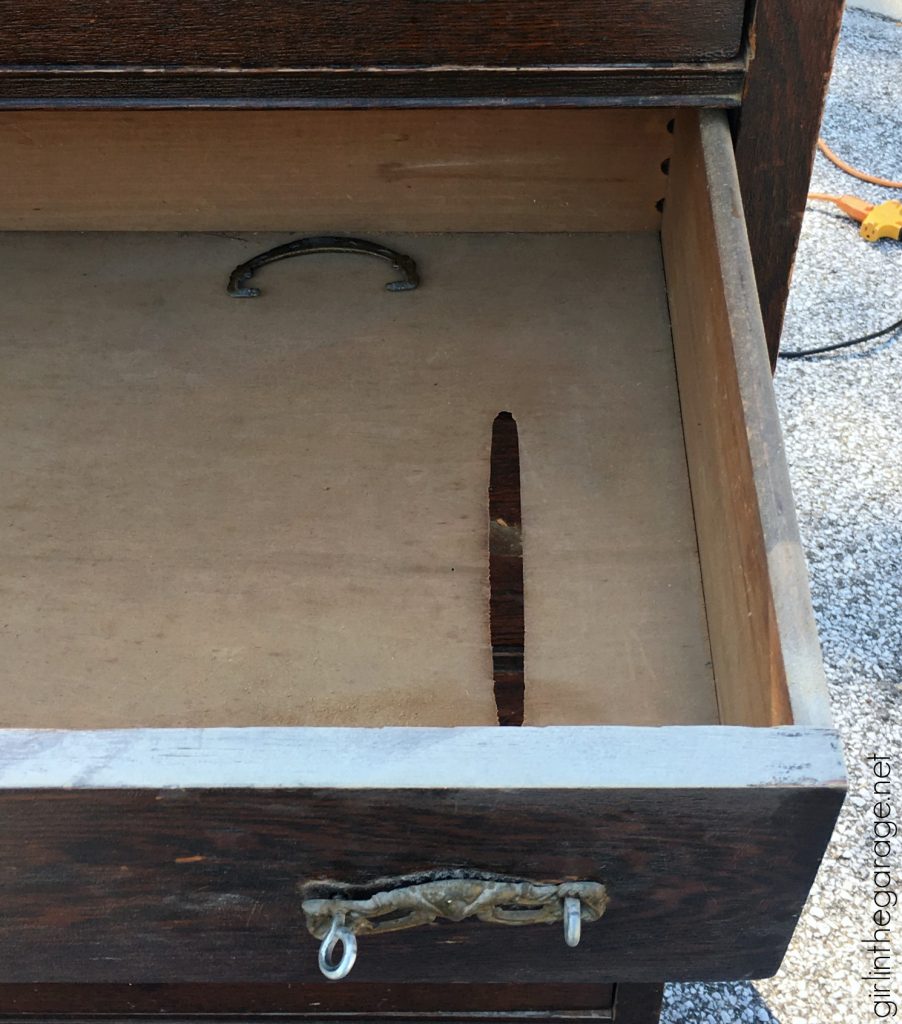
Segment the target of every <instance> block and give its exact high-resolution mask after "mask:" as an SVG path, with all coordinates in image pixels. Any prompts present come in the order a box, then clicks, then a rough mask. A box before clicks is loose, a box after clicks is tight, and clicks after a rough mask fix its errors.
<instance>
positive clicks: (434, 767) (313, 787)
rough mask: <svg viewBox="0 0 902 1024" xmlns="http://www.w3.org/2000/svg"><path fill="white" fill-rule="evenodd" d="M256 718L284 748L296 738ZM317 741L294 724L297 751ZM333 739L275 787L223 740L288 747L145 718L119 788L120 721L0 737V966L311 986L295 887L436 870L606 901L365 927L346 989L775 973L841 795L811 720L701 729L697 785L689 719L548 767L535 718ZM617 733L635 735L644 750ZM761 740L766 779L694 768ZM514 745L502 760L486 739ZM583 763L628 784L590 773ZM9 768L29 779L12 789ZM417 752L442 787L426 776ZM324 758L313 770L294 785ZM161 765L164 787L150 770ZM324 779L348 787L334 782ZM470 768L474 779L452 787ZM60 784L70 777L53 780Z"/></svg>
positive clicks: (85, 975) (255, 754) (121, 977)
mask: <svg viewBox="0 0 902 1024" xmlns="http://www.w3.org/2000/svg"><path fill="white" fill-rule="evenodd" d="M277 732H284V733H285V734H286V735H291V734H293V747H294V749H295V751H296V752H300V751H303V749H304V747H305V742H306V738H305V736H304V735H303V730H284V731H277ZM321 732H323V730H311V732H310V737H311V742H318V740H314V739H313V735H314V734H318V733H321ZM349 732H350V733H352V734H353V733H355V732H356V733H357V735H358V737H359V740H357V741H355V740H354V739H353V737H352V736H350V737H349V738H348V740H347V741H346V742H345V744H344V745H340V744H339V745H333V750H334V751H335V752H336V753H335V756H334V757H333V759H332V762H331V763H330V762H328V761H326V763H325V764H324V763H323V758H322V756H321V754H319V753H316V754H313V752H312V751H311V754H312V755H313V756H312V758H311V768H310V770H309V771H306V772H302V773H301V774H299V775H296V776H295V777H296V779H297V781H296V782H295V783H294V784H293V785H289V786H287V787H286V788H273V787H272V786H270V785H266V784H264V785H263V787H262V788H251V787H249V786H247V785H242V784H241V780H240V779H239V778H237V777H236V774H235V773H236V769H237V768H238V767H239V766H240V764H241V762H242V759H243V755H244V754H246V755H247V756H248V757H249V758H250V759H251V761H252V762H253V761H256V762H258V764H259V765H261V766H265V768H264V769H263V770H264V774H265V775H268V776H269V777H270V778H272V777H273V775H274V773H275V771H277V770H278V769H279V768H281V769H282V770H285V768H286V766H287V764H288V763H289V760H290V757H289V756H287V752H288V751H290V750H291V749H292V748H291V747H290V746H289V747H280V746H276V745H275V744H274V741H275V740H276V738H277V737H276V736H275V735H271V736H261V734H260V733H259V732H257V731H253V730H235V731H234V734H233V741H234V744H237V745H234V744H233V747H232V750H231V752H230V753H228V754H223V755H220V756H218V757H217V755H216V754H215V753H214V751H215V749H216V742H215V741H216V737H215V736H214V735H211V736H209V737H208V739H209V743H207V742H206V741H203V742H200V743H193V744H192V743H191V742H188V741H186V738H185V737H184V736H182V737H179V736H172V735H170V734H169V731H168V730H161V731H159V732H156V733H151V734H148V735H149V736H151V737H152V740H153V741H156V742H157V743H159V744H162V745H163V747H162V748H161V750H160V752H159V753H158V754H157V755H156V756H155V757H154V756H152V757H150V758H149V759H147V758H139V762H135V763H133V765H132V767H133V769H134V770H135V771H139V772H141V775H140V778H141V779H142V781H141V782H138V783H137V784H136V783H135V779H134V778H130V777H129V774H128V771H129V768H128V764H129V760H130V758H131V756H132V755H131V750H130V745H131V744H132V743H134V742H135V740H136V739H137V738H138V736H136V734H135V733H131V734H128V733H125V734H122V733H120V734H114V735H108V734H105V733H97V734H93V737H91V736H83V737H82V738H81V742H82V743H83V744H88V746H89V747H90V748H91V750H92V753H91V755H90V756H91V758H92V759H96V760H94V761H92V763H93V767H92V766H91V764H89V763H88V762H85V761H84V760H83V759H81V761H80V758H79V755H78V750H77V748H78V744H79V737H78V736H77V734H53V733H32V734H30V735H25V734H22V735H19V736H12V735H3V736H2V737H0V740H2V744H0V746H2V751H3V755H4V758H5V759H6V762H7V765H8V766H7V767H6V769H5V772H4V778H3V787H4V791H3V793H2V794H0V815H2V819H3V822H4V828H3V830H2V834H0V864H2V865H3V872H4V878H3V882H4V886H3V890H4V913H3V915H2V917H0V953H2V956H0V980H2V981H3V982H4V983H35V982H58V983H73V982H82V983H117V982H123V981H129V982H133V983H139V984H155V983H165V982H178V983H191V982H210V983H237V982H244V981H254V982H257V983H266V982H274V983H286V982H296V983H314V982H318V980H319V978H318V971H317V967H316V956H315V953H316V942H315V941H314V940H313V939H311V938H310V937H309V935H307V934H306V933H305V930H304V927H303V923H302V915H301V912H300V906H299V893H298V886H299V885H301V884H302V883H304V882H309V881H311V880H316V879H338V880H341V881H343V882H347V883H350V884H366V883H369V882H371V880H372V879H374V878H376V877H381V876H385V875H391V876H394V875H403V874H409V873H412V872H415V871H423V870H447V869H449V868H456V869H466V870H491V871H495V872H501V873H506V874H512V875H522V874H524V873H528V874H529V875H531V876H532V877H536V878H542V879H548V880H554V879H566V878H585V879H596V880H601V881H603V882H604V883H605V884H606V885H607V886H608V888H609V891H610V894H611V905H610V908H609V910H608V911H607V913H606V914H605V916H604V918H603V919H602V920H601V921H600V922H598V923H597V924H595V925H592V926H586V927H585V928H584V934H583V940H582V942H581V944H580V946H579V947H577V948H576V949H568V948H567V947H566V946H565V945H564V943H563V941H562V937H561V935H560V929H559V928H557V927H553V926H547V927H545V926H543V927H538V926H537V927H526V928H519V929H510V930H506V931H505V932H503V933H502V934H501V935H499V933H498V928H497V926H491V925H482V924H479V923H474V922H472V921H470V922H463V923H461V924H457V925H454V924H449V923H443V924H441V925H439V926H437V927H434V928H427V929H418V930H413V931H409V932H397V933H391V934H387V935H383V936H379V937H371V938H369V939H365V940H362V941H361V952H360V956H359V958H358V962H357V966H356V967H355V970H354V980H355V982H356V981H359V982H365V983H376V982H379V983H400V982H417V983H443V982H447V981H467V982H476V983H481V982H489V981H492V982H495V983H508V982H510V983H514V982H518V981H530V982H533V983H538V982H542V981H546V980H547V981H555V982H559V983H564V982H584V981H585V980H586V978H589V977H590V978H592V979H593V980H594V981H595V982H598V983H607V982H609V981H612V980H614V979H617V980H619V981H645V982H648V981H654V980H655V979H660V978H661V977H662V976H663V977H667V978H674V979H695V980H699V979H719V980H724V979H731V978H740V977H749V976H760V975H763V974H767V973H770V972H772V971H773V970H775V969H776V967H777V965H778V964H779V961H780V958H781V956H782V954H783V951H784V949H785V946H786V943H787V942H788V939H789V937H790V934H791V932H792V929H793V926H794V924H795V921H796V919H797V917H798V914H799V912H800V911H801V907H802V904H803V902H804V899H805V897H806V895H807V892H808V889H809V887H810V884H811V882H812V879H813V876H814V872H815V870H816V867H817V864H818V862H819V859H820V857H821V855H822V852H823V849H824V846H825V844H826V842H827V840H828V838H829V835H830V832H831V829H832V825H833V821H834V818H835V815H836V813H837V810H838V808H839V804H840V803H841V800H842V792H841V789H838V788H837V787H836V783H835V773H836V771H837V764H838V756H837V753H836V746H835V737H832V736H830V735H829V734H821V733H815V732H808V733H804V732H797V731H795V730H787V731H785V732H782V733H780V732H778V733H776V734H773V733H772V731H771V730H754V729H753V730H738V731H733V730H711V732H712V733H716V734H718V735H720V736H721V737H722V742H724V743H727V744H728V745H730V746H731V747H732V750H731V753H730V754H729V755H724V754H723V753H720V754H718V753H717V751H716V750H714V751H713V752H712V754H711V760H710V764H709V766H708V768H707V771H708V782H707V784H706V785H704V786H703V787H701V788H699V787H697V786H694V785H686V786H685V787H684V786H680V785H678V784H675V783H674V781H673V780H675V779H679V778H680V777H681V776H682V777H684V778H685V779H686V780H687V781H688V782H691V781H692V776H693V767H692V762H693V761H694V762H696V763H697V762H701V761H702V757H701V756H700V754H699V751H700V750H701V749H702V748H700V747H698V746H697V743H702V744H704V742H705V739H704V737H698V733H699V732H704V730H695V729H687V730H683V737H685V742H687V743H689V744H691V745H692V750H693V751H694V752H690V751H688V750H684V751H683V752H682V753H681V752H680V745H681V742H680V741H681V737H680V736H679V735H675V733H678V732H679V731H678V730H673V731H672V730H627V729H624V730H619V731H618V730H600V731H598V735H594V736H593V735H591V733H592V732H593V731H592V730H557V732H558V733H560V734H561V737H560V738H561V741H562V742H566V744H567V747H566V749H567V750H568V755H567V756H568V757H569V759H570V764H569V765H565V766H558V765H556V759H558V758H559V756H560V755H559V754H558V752H557V751H555V750H554V749H551V748H549V747H548V746H547V744H549V743H551V742H552V740H553V735H552V734H553V733H555V732H556V731H555V730H530V729H489V730H477V731H476V732H479V733H482V734H489V735H490V736H491V737H492V739H491V743H490V745H489V747H487V748H486V755H483V756H481V757H474V756H472V755H470V756H467V755H465V754H464V753H463V751H461V750H460V749H458V750H457V751H456V752H455V751H454V750H453V749H452V748H449V749H445V750H442V745H443V744H446V743H448V742H452V746H453V741H454V739H455V737H454V735H453V734H454V733H455V732H456V731H455V730H451V731H447V730H437V731H436V733H435V738H436V739H437V740H438V744H439V745H438V746H436V743H435V742H432V743H429V742H427V741H426V738H425V737H424V736H422V735H421V736H419V737H417V736H414V735H407V736H406V737H404V738H403V741H402V742H401V744H400V746H398V745H397V743H396V749H398V750H402V749H409V750H410V751H411V752H412V753H414V755H415V756H418V757H419V758H420V760H421V767H420V768H419V769H416V767H415V766H414V765H413V764H412V763H410V762H409V761H408V763H407V764H404V763H403V761H402V762H401V763H400V764H398V763H397V759H395V761H396V763H395V764H392V763H391V761H392V760H393V757H392V755H391V754H390V748H386V749H385V750H384V752H383V756H382V757H372V758H370V757H366V758H365V757H363V756H362V751H361V750H360V749H355V747H356V745H357V744H358V743H364V744H371V743H372V742H374V740H377V739H378V737H379V735H380V734H381V733H380V732H379V731H376V730H351V731H349ZM396 732H397V736H396V737H395V739H396V740H400V735H401V733H402V732H403V731H401V730H398V731H396ZM605 732H607V735H604V733H605ZM637 732H640V733H641V732H644V733H646V734H647V736H646V739H645V742H646V743H649V744H650V746H648V747H646V748H645V750H644V752H643V749H642V745H641V743H640V745H639V746H638V747H636V746H635V742H636V739H637V737H636V733H637ZM567 733H569V734H570V735H563V734H567ZM367 734H371V735H367ZM439 734H442V736H441V737H439ZM324 739H328V737H325V738H324ZM772 743H777V744H779V745H780V746H781V747H782V748H783V757H782V758H781V767H780V768H779V769H778V774H777V776H776V777H775V778H773V779H772V780H771V784H767V785H763V786H748V785H740V786H738V787H737V786H736V785H735V784H734V778H735V776H733V775H732V773H730V772H727V773H725V776H724V778H723V780H720V779H718V777H717V774H716V766H718V765H727V764H732V765H735V766H747V767H748V768H749V769H752V768H753V767H754V766H755V765H756V761H759V760H760V759H758V758H756V757H755V754H754V749H755V747H756V746H758V745H760V744H765V745H768V744H772ZM98 744H100V747H98V746H97V745H98ZM745 744H750V745H751V746H750V747H748V746H745ZM103 746H106V751H107V752H106V753H105V754H103V753H101V748H102V747H103ZM167 746H168V747H169V748H170V751H171V754H172V758H170V759H169V761H170V763H169V764H168V766H167V764H165V763H164V759H163V758H162V757H161V756H160V755H161V753H162V749H164V748H165V747H167ZM530 746H532V747H534V748H535V749H534V752H530V751H529V750H528V749H526V748H529V747H530ZM715 746H716V744H715ZM516 748H523V749H522V753H523V755H524V756H523V757H522V758H519V759H515V758H512V757H511V756H510V754H509V753H508V754H505V752H504V751H505V750H508V751H510V750H513V749H516ZM580 748H581V749H582V753H580ZM602 751H603V753H602ZM195 754H198V755H199V759H200V762H201V763H203V761H204V759H206V762H207V763H208V764H209V766H210V769H211V771H212V772H215V784H214V786H213V787H212V788H210V787H208V786H206V785H205V784H202V783H200V781H199V779H200V776H199V775H198V774H197V768H198V767H199V765H198V764H197V763H195V762H196V759H195V757H194V755H195ZM812 755H813V756H814V758H815V761H817V762H818V763H817V764H814V763H813V762H812V761H811V760H810V758H811V756H812ZM295 756H296V755H295ZM599 758H600V759H601V760H599ZM565 759H566V758H565ZM605 759H608V763H612V764H616V765H619V766H620V768H619V771H620V773H621V775H624V774H625V775H626V777H632V778H633V779H634V780H636V781H635V783H634V784H631V785H629V786H628V787H627V788H621V787H619V786H617V785H615V784H607V783H606V778H607V777H608V775H607V770H606V768H605V766H604V762H605ZM639 761H644V762H645V764H644V765H642V766H640V765H639V764H638V763H637V762H639ZM806 762H807V764H806ZM41 764H44V765H45V767H44V768H43V769H41ZM179 764H180V765H181V767H179ZM579 764H581V765H582V769H581V771H582V773H583V775H584V777H585V778H587V779H591V780H592V781H591V782H590V783H589V785H588V786H586V787H585V788H569V787H568V788H563V789H562V788H555V787H553V786H552V787H551V788H547V789H546V788H536V789H523V788H511V787H510V781H509V780H510V779H512V778H515V777H517V776H518V775H519V774H520V773H522V774H523V775H524V776H528V775H529V773H530V772H531V773H532V774H533V775H536V773H538V775H539V776H541V775H543V774H544V775H545V776H546V777H547V778H549V779H553V778H554V776H555V774H559V773H560V772H562V771H564V772H567V771H573V769H574V765H579ZM683 764H685V765H686V768H685V771H684V770H683V769H682V768H681V767H679V766H680V765H683ZM29 765H30V766H31V767H30V770H31V771H32V772H37V775H36V776H35V781H33V782H32V783H31V784H30V787H29V788H27V789H26V788H21V783H22V782H24V781H25V779H26V778H27V777H28V771H29V767H28V766H29ZM139 765H140V766H139ZM440 765H444V772H445V776H444V777H445V780H446V783H449V784H446V783H440V784H439V785H438V786H435V785H433V783H435V782H436V781H437V779H438V778H440V777H441V775H440V774H439V775H437V774H436V773H437V771H438V768H439V766H440ZM530 765H531V767H528V766H530ZM652 765H657V766H658V767H656V768H655V769H654V770H655V772H656V773H657V775H658V777H660V775H661V768H660V766H661V765H666V766H667V770H666V772H664V774H665V775H666V776H667V777H668V778H669V779H670V780H671V782H670V784H669V785H668V786H666V787H665V788H663V789H662V788H660V787H659V786H658V785H652V786H650V787H649V786H647V785H643V784H642V783H641V782H640V781H638V780H639V779H640V777H641V775H642V773H643V771H645V772H647V771H649V770H651V766H652ZM54 766H55V767H54ZM330 768H331V770H332V772H333V777H334V779H335V784H333V785H329V786H326V787H322V786H320V785H317V784H316V777H317V773H318V772H319V773H321V772H322V771H324V770H329V769H330ZM479 768H482V771H481V773H480V772H479V771H478V769H479ZM631 769H632V771H631ZM698 770H699V769H698V767H697V768H696V774H697V772H698ZM735 770H738V769H734V771H735ZM166 771H172V772H173V774H174V775H175V776H177V777H178V778H179V780H180V781H179V786H178V788H167V787H165V786H161V785H160V783H161V782H162V777H161V774H160V773H161V772H163V773H165V772H166ZM394 771H402V772H403V773H404V777H405V779H406V780H407V781H406V782H405V783H404V784H403V786H402V788H399V789H396V788H381V787H380V786H379V779H380V776H384V775H385V773H386V772H388V773H389V774H391V772H394ZM812 772H814V774H813V775H812V774H811V773H812ZM342 773H349V774H350V775H351V776H356V777H358V778H368V779H369V780H370V781H371V782H372V783H373V785H372V788H367V789H359V788H357V787H355V786H354V785H353V784H352V785H351V787H350V788H344V787H343V785H342V784H341V783H339V782H338V780H339V778H340V777H341V775H342ZM616 773H617V769H616V768H615V769H614V770H613V772H612V776H611V777H612V778H613V777H614V776H615V775H616ZM474 774H479V775H480V777H481V783H480V788H478V789H471V788H469V787H470V785H471V783H470V781H469V780H470V779H472V777H473V775H474ZM230 775H231V777H232V783H229V782H227V779H228V778H229V776H230ZM712 775H713V777H712ZM73 777H75V778H77V780H78V784H77V788H63V787H65V786H66V784H67V783H66V780H67V779H69V780H71V779H72V778H73ZM455 777H456V778H457V779H459V780H460V784H455V783H454V782H453V781H452V779H453V778H455ZM117 778H118V780H119V781H118V783H117V782H115V781H113V780H115V779H117ZM247 778H248V780H251V779H253V778H255V770H252V769H251V770H249V771H248V775H247ZM17 779H18V781H19V783H20V785H18V786H17ZM465 780H467V781H465ZM61 784H62V786H61ZM787 822H791V823H792V827H791V829H788V828H787V824H786V823H787Z"/></svg>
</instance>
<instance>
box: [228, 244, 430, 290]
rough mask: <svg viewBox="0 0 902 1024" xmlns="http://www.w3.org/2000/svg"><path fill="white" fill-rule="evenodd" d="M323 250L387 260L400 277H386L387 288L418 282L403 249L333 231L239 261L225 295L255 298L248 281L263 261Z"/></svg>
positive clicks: (412, 285) (407, 286) (409, 286)
mask: <svg viewBox="0 0 902 1024" xmlns="http://www.w3.org/2000/svg"><path fill="white" fill-rule="evenodd" d="M323 252H339V253H358V254H360V255H361V256H375V257H376V258H377V259H380V260H385V261H386V262H388V263H390V264H391V265H392V267H394V269H395V270H397V271H398V273H399V274H402V275H403V277H402V278H401V279H400V280H399V281H389V282H388V284H387V285H386V286H385V289H386V291H389V292H409V291H412V290H413V289H414V288H416V287H417V286H418V285H419V283H420V274H419V271H418V270H417V265H416V262H415V261H414V260H413V259H412V257H410V256H405V255H404V253H401V252H395V250H394V249H389V248H388V247H387V246H384V245H379V244H378V243H376V242H368V241H366V239H364V238H342V237H339V236H335V235H316V236H311V237H310V238H297V239H295V240H294V241H293V242H286V243H285V244H284V245H277V246H275V247H274V248H272V249H267V250H266V252H261V253H259V254H258V255H257V256H253V257H252V258H251V259H249V260H247V261H246V262H245V263H239V264H238V266H237V267H235V269H234V270H233V271H232V273H231V276H230V277H229V286H228V292H229V295H231V296H233V297H234V298H238V299H255V298H257V296H258V295H259V294H260V289H259V288H251V287H248V281H250V279H251V278H252V277H253V276H254V274H255V273H256V272H257V271H258V270H259V269H260V267H265V266H266V264H267V263H276V262H277V261H278V260H287V259H290V258H291V257H293V256H310V255H314V254H316V253H323Z"/></svg>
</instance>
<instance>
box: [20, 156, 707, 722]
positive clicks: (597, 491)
mask: <svg viewBox="0 0 902 1024" xmlns="http://www.w3.org/2000/svg"><path fill="white" fill-rule="evenodd" d="M662 177H663V175H662ZM377 237H379V239H380V240H382V241H385V242H387V243H388V244H390V245H392V246H393V247H394V248H397V249H400V250H401V251H403V252H406V253H409V254H410V255H412V256H413V257H415V258H416V259H417V260H418V262H419V265H420V269H421V271H422V274H423V284H422V286H421V287H420V288H419V289H418V290H417V291H413V292H406V293H403V294H395V293H390V292H386V291H385V290H384V289H383V287H382V286H383V283H384V281H385V280H386V279H387V276H389V275H386V273H385V270H384V269H383V266H382V265H381V264H379V263H377V261H375V260H371V259H368V260H363V259H360V258H359V257H348V256H335V255H328V256H323V257H321V258H310V257H308V258H305V259H303V260H295V261H287V262H284V263H279V264H277V265H273V266H271V267H267V268H266V269H265V270H264V271H263V272H262V273H261V274H260V277H259V284H260V287H261V288H262V289H263V291H264V294H263V295H262V296H261V297H260V298H259V299H256V300H236V299H233V298H229V296H228V295H226V292H225V283H226V281H227V279H228V276H229V272H230V270H231V268H232V267H233V266H234V265H235V264H236V263H238V262H241V261H244V260H245V259H247V258H248V257H249V256H250V255H252V254H254V253H256V252H259V251H261V250H263V249H266V248H268V247H269V246H270V245H272V244H273V243H275V242H281V241H285V237H284V236H266V237H263V238H260V237H256V238H244V237H241V236H228V237H222V236H218V235H196V234H195V235H191V236H169V235H159V234H140V235H125V234H109V235H99V234H87V235H73V234H62V233H61V234H54V235H39V234H23V233H20V234H7V235H5V236H4V237H3V238H2V239H0V253H6V263H7V271H6V276H5V281H6V289H7V294H8V302H7V304H6V309H5V322H6V331H5V334H4V337H3V339H2V358H3V365H4V373H3V375H2V377H0V419H2V427H3V430H2V432H0V467H2V472H3V475H4V479H5V484H6V486H5V487H4V488H3V493H2V495H0V503H2V508H3V518H2V520H0V553H2V557H0V581H2V584H3V586H5V587H6V588H7V594H9V595H10V597H9V599H8V603H9V605H10V613H9V616H8V617H7V618H6V619H5V620H4V622H5V623H6V624H8V625H7V628H6V629H5V630H4V631H3V633H2V634H0V685H2V686H3V692H4V701H3V707H2V709H0V724H6V725H24V726H36V727H54V728H101V727H111V726H113V727H115V726H126V725H134V726H142V725H153V726H178V725H361V726H375V725H468V724H469V725H487V724H490V723H492V722H494V721H496V716H495V705H494V701H493V699H492V663H491V641H490V629H489V615H488V612H489V585H488V584H489V580H488V575H489V574H488V555H489V552H488V546H489V545H488V523H487V518H488V516H487V496H488V485H489V461H490V444H491V427H492V421H493V420H494V418H495V416H496V415H497V413H498V411H499V410H502V409H506V410H510V411H511V412H512V413H513V414H514V415H515V416H516V417H517V422H518V425H519V427H520V443H521V479H522V501H523V508H524V515H525V516H527V518H528V521H529V523H530V530H529V535H528V536H527V538H526V552H525V559H526V564H527V565H529V566H530V569H529V573H528V575H529V579H528V580H527V581H526V584H525V585H526V588H527V590H528V591H529V593H528V596H527V601H526V607H527V625H526V630H527V636H528V637H529V641H528V642H529V645H530V667H529V669H528V671H529V673H530V680H531V682H530V684H529V685H530V696H529V698H528V700H527V705H528V708H527V721H528V722H531V723H532V724H542V725H547V724H568V723H569V724H581V723H590V724H597V723H599V722H617V723H621V724H654V725H660V724H697V723H713V722H716V721H717V718H716V708H715V704H714V682H713V677H712V673H711V668H710V664H709V662H710V655H709V650H708V643H707V636H706V626H705V617H704V608H703V602H702V594H701V580H700V574H699V567H698V553H697V550H696V541H695V529H694V524H693V520H692V510H691V503H690V497H689V482H688V477H687V473H686V466H685V459H684V454H683V437H682V429H681V423H680V413H679V404H678V399H677V389H676V380H675V375H674V369H673V356H672V347H671V341H670V332H669V323H668V318H667V307H666V296H665V292H664V280H663V271H662V266H661V254H660V245H659V242H658V238H657V236H656V235H653V234H651V233H647V234H636V235H622V234H605V235H595V234H585V233H584V234H578V235H563V234H542V235H534V234H506V235H481V234H459V235H431V236H422V235H418V236H412V235H408V236H397V237H387V236H384V235H381V234H380V235H379V236H377ZM625 281H626V282H629V288H624V282H625ZM13 595H14V596H13Z"/></svg>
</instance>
